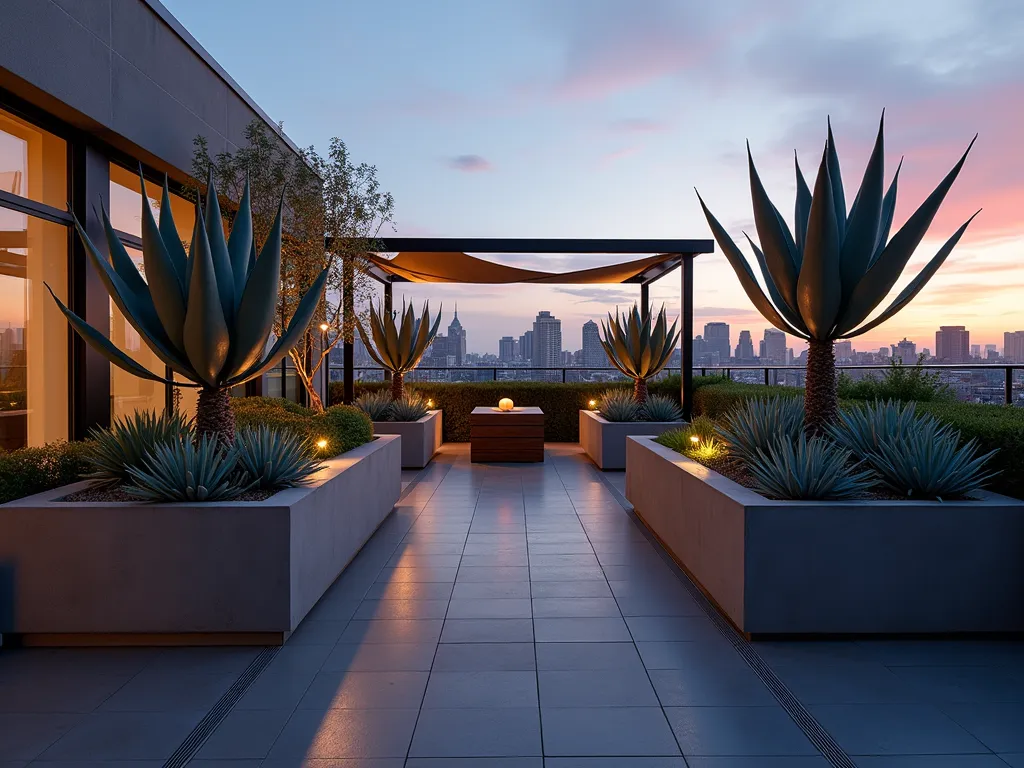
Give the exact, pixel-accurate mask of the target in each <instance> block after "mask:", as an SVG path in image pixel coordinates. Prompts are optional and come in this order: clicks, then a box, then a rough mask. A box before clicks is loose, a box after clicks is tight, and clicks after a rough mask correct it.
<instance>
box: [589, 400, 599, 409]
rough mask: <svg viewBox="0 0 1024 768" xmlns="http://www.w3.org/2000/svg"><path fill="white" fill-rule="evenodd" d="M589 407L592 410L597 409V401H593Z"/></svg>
mask: <svg viewBox="0 0 1024 768" xmlns="http://www.w3.org/2000/svg"><path fill="white" fill-rule="evenodd" d="M589 405H590V407H591V408H597V400H591V401H590V403H589Z"/></svg>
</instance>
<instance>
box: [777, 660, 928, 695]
mask: <svg viewBox="0 0 1024 768" xmlns="http://www.w3.org/2000/svg"><path fill="white" fill-rule="evenodd" d="M776 674H777V675H778V676H779V678H780V679H781V680H782V682H783V683H785V684H786V686H787V687H788V688H789V689H790V690H791V691H792V692H793V693H794V694H795V695H796V697H797V698H798V699H800V701H802V702H803V703H804V704H808V705H810V704H898V703H906V704H910V703H914V702H923V701H925V699H923V698H922V697H921V695H920V693H919V691H918V690H917V689H916V688H915V687H914V686H913V685H911V684H909V683H908V682H907V681H905V680H902V679H901V678H900V677H898V676H897V675H895V674H893V673H892V672H891V671H890V670H888V669H887V668H886V667H884V666H882V665H881V664H878V663H877V662H865V661H850V662H841V663H837V664H819V663H813V662H811V663H807V664H802V665H785V666H781V667H779V668H778V669H777V670H776Z"/></svg>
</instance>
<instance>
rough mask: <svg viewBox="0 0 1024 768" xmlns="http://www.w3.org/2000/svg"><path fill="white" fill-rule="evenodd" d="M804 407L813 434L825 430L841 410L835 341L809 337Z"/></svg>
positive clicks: (807, 427)
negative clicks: (837, 384)
mask: <svg viewBox="0 0 1024 768" xmlns="http://www.w3.org/2000/svg"><path fill="white" fill-rule="evenodd" d="M804 408H805V414H806V422H805V423H806V429H807V434H808V435H811V436H814V435H817V434H822V433H823V432H824V431H825V427H826V426H827V425H828V424H831V423H833V422H835V420H836V417H837V416H838V414H839V395H838V393H837V389H836V356H835V352H834V351H833V349H832V342H831V341H821V340H819V339H810V340H809V341H808V349H807V384H806V391H805V395H804Z"/></svg>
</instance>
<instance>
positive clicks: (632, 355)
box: [601, 304, 679, 405]
mask: <svg viewBox="0 0 1024 768" xmlns="http://www.w3.org/2000/svg"><path fill="white" fill-rule="evenodd" d="M678 322H679V320H678V319H677V320H675V321H674V322H673V323H672V327H671V328H669V325H668V320H667V318H666V316H665V307H662V308H661V312H659V313H658V319H657V320H656V321H654V322H653V323H652V322H651V316H650V314H647V315H646V316H642V315H641V314H640V310H639V309H637V306H636V304H634V305H633V310H632V312H627V313H625V314H623V315H622V319H621V320H620V319H618V318H613V317H612V316H611V314H609V315H608V322H607V323H605V322H604V321H602V322H601V327H602V330H603V332H604V334H603V338H602V339H601V346H602V347H604V352H605V354H606V355H608V360H609V361H610V362H611V364H612V365H614V366H615V367H616V368H618V369H619V370H620V371H621V372H622V373H623V374H624V375H625V376H628V377H629V378H631V379H632V380H633V400H634V401H636V403H637V404H638V405H643V404H644V403H646V402H647V380H648V379H649V378H651V377H652V376H656V375H657V374H658V373H660V372H661V370H662V369H663V368H664V367H665V366H666V365H668V361H669V358H671V357H672V352H673V350H674V349H675V347H676V342H677V341H679V332H678V331H677V330H676V325H677V324H678Z"/></svg>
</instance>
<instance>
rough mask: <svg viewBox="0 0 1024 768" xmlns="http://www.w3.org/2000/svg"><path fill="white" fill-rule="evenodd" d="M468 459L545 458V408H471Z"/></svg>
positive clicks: (517, 459) (535, 459)
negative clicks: (504, 409)
mask: <svg viewBox="0 0 1024 768" xmlns="http://www.w3.org/2000/svg"><path fill="white" fill-rule="evenodd" d="M469 446H470V447H469V458H470V461H476V462H485V461H509V462H512V461H514V462H528V461H544V411H542V410H541V409H540V408H531V407H526V408H513V409H512V410H511V411H499V410H498V409H497V408H487V407H480V408H474V409H473V413H472V414H470V417H469Z"/></svg>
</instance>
